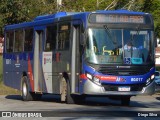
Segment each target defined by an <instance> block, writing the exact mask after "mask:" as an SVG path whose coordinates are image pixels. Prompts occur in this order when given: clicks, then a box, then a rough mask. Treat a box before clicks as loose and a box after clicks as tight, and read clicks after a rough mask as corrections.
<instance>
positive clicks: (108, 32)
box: [104, 25, 117, 45]
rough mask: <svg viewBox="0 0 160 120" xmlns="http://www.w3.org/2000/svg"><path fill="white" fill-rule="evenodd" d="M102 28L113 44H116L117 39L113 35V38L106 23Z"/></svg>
mask: <svg viewBox="0 0 160 120" xmlns="http://www.w3.org/2000/svg"><path fill="white" fill-rule="evenodd" d="M104 28H105V30H106V32H107V35H108V36H109V38H110V39H111V40H112V42H113V44H114V45H116V44H117V39H116V37H114V38H113V37H112V34H111V31H110V29H109V28H108V26H107V25H104Z"/></svg>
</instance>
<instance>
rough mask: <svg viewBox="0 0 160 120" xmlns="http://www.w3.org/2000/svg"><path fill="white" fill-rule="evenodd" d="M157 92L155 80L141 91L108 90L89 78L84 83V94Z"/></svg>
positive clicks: (131, 94)
mask: <svg viewBox="0 0 160 120" xmlns="http://www.w3.org/2000/svg"><path fill="white" fill-rule="evenodd" d="M154 93H155V82H154V81H153V82H152V83H150V84H149V85H148V86H146V87H143V88H142V90H141V91H125V92H122V91H106V90H105V88H104V87H103V86H101V85H97V84H95V83H94V82H92V81H90V80H87V81H86V82H85V84H84V91H83V94H86V95H106V96H110V95H111V96H112V95H113V96H114V95H115V96H116V95H128V96H136V95H152V94H154Z"/></svg>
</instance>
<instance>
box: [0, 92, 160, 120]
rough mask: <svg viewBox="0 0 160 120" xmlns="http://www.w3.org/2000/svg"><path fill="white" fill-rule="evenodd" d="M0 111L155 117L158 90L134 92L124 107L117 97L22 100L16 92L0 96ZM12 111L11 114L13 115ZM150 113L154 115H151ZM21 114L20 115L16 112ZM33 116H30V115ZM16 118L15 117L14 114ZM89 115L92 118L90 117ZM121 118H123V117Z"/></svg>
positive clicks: (159, 111)
mask: <svg viewBox="0 0 160 120" xmlns="http://www.w3.org/2000/svg"><path fill="white" fill-rule="evenodd" d="M0 111H1V114H0V115H1V116H2V112H5V111H11V112H12V113H20V114H21V115H25V114H28V113H25V112H29V113H37V116H38V115H39V116H38V117H41V116H42V117H55V118H61V119H66V118H68V117H69V118H72V119H73V118H74V119H75V118H76V119H77V118H83V117H85V118H86V117H87V118H88V119H89V118H90V119H91V118H92V117H94V118H96V119H97V118H99V119H101V118H102V117H103V118H104V117H107V118H108V117H114V118H116V117H121V118H122V117H125V118H130V117H136V119H137V117H138V118H139V119H144V117H145V118H149V119H153V118H154V119H159V118H160V94H155V95H152V96H136V97H132V98H131V104H130V106H128V107H125V106H121V104H120V101H114V100H110V99H108V98H106V97H105V98H104V97H103V98H101V97H98V98H96V97H88V98H86V102H85V103H84V104H81V105H78V104H65V103H61V102H60V98H59V96H56V95H44V96H43V97H42V99H41V100H40V101H28V102H25V101H22V100H21V96H20V95H7V96H0ZM16 115H17V114H12V117H13V116H14V117H17V116H16ZM153 116H154V117H153ZM20 117H24V116H20ZM32 117H33V116H32ZM0 119H1V118H0ZM16 119H17V118H16ZM92 119H93V118H92ZM123 119H124V118H123Z"/></svg>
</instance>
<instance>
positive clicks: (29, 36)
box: [24, 28, 33, 51]
mask: <svg viewBox="0 0 160 120" xmlns="http://www.w3.org/2000/svg"><path fill="white" fill-rule="evenodd" d="M32 42H33V29H31V28H27V29H25V40H24V51H32V47H33V46H32Z"/></svg>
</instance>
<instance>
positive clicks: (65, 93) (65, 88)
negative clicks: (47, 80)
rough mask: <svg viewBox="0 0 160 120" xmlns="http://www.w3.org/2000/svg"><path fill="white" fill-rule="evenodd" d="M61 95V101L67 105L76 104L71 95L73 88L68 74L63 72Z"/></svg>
mask: <svg viewBox="0 0 160 120" xmlns="http://www.w3.org/2000/svg"><path fill="white" fill-rule="evenodd" d="M60 95H61V101H62V102H66V103H67V104H74V103H75V102H74V98H73V96H72V95H71V86H70V80H69V75H68V74H67V73H66V72H63V74H62V76H61V80H60Z"/></svg>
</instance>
